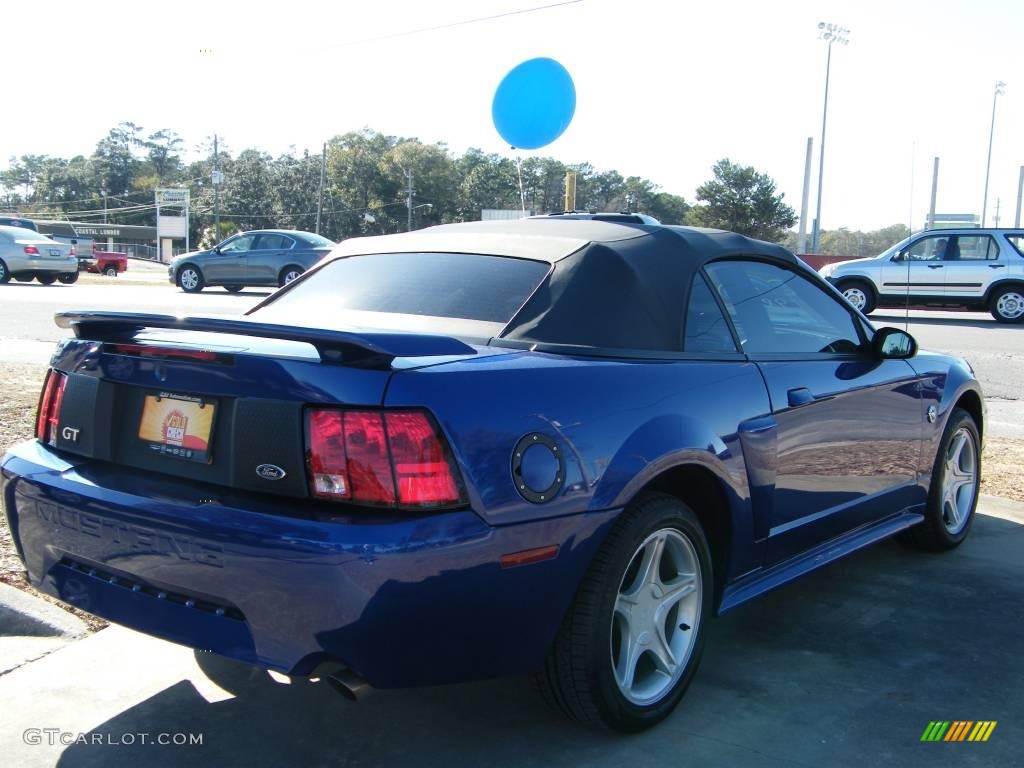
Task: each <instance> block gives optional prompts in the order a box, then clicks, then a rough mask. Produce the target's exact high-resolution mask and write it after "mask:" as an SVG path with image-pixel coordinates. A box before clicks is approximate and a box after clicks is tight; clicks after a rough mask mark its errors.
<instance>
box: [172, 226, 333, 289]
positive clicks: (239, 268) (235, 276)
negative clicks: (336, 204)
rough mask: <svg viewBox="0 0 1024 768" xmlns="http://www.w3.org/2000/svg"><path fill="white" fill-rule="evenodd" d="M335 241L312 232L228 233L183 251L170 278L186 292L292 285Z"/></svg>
mask: <svg viewBox="0 0 1024 768" xmlns="http://www.w3.org/2000/svg"><path fill="white" fill-rule="evenodd" d="M333 247H334V243H333V242H332V241H331V240H328V239H327V238H326V237H321V236H320V235H317V234H314V233H313V232H300V231H298V230H294V229H257V230H253V231H251V232H241V233H239V234H237V235H234V236H233V237H229V238H228V239H227V240H225V241H224V242H223V243H221V244H220V245H216V246H214V247H213V248H211V249H209V250H208V251H195V252H193V253H186V254H183V255H181V256H178V257H177V258H175V259H174V261H172V262H171V264H170V266H169V267H168V268H167V276H168V279H169V280H170V281H171V283H173V284H174V285H177V286H180V287H181V289H182V290H183V291H185V292H186V293H198V292H199V291H201V290H203V288H205V287H206V286H208V285H220V286H223V287H224V288H225V289H227V290H228V291H231V292H232V293H234V292H235V291H240V290H242V288H243V287H244V286H248V285H253V286H274V287H277V286H281V285H287V284H288V283H290V282H291V281H292V280H294V279H295V278H297V277H298V276H299V275H301V274H302V273H303V272H305V271H306V270H307V269H309V268H310V267H312V266H313V265H314V264H316V263H317V262H318V261H320V259H322V258H323V257H324V256H326V255H327V254H328V253H329V252H330V250H331V248H333Z"/></svg>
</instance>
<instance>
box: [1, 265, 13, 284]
mask: <svg viewBox="0 0 1024 768" xmlns="http://www.w3.org/2000/svg"><path fill="white" fill-rule="evenodd" d="M9 282H11V273H10V272H9V271H8V269H7V265H6V264H5V263H4V260H3V259H0V285H3V284H4V283H9Z"/></svg>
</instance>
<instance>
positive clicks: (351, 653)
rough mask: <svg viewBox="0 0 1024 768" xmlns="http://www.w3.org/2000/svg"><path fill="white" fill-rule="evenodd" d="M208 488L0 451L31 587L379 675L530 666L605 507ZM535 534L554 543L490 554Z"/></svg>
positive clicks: (304, 661) (146, 626) (279, 662)
mask: <svg viewBox="0 0 1024 768" xmlns="http://www.w3.org/2000/svg"><path fill="white" fill-rule="evenodd" d="M210 488H211V487H210V486H198V485H194V484H191V483H189V482H187V481H182V480H179V479H175V478H171V477H168V476H161V475H141V474H139V473H138V472H134V471H132V472H130V473H129V472H125V471H123V470H119V469H117V468H115V467H112V466H111V465H106V464H103V463H100V462H93V461H82V460H78V459H67V458H66V457H64V456H62V455H60V454H58V453H56V452H54V451H52V450H50V449H48V448H46V447H44V446H42V445H41V444H39V443H38V442H37V441H35V440H30V441H27V442H24V443H21V444H19V445H17V446H15V447H13V448H12V449H11V451H10V452H9V453H8V454H7V455H6V456H4V458H3V462H2V464H0V497H2V499H3V504H4V508H5V510H6V513H7V518H8V522H9V525H10V527H11V531H12V534H13V536H14V539H15V543H16V546H17V547H18V550H19V554H20V555H21V556H22V559H23V560H24V562H25V566H26V569H27V570H28V574H29V579H30V581H31V582H32V584H33V585H34V586H36V587H37V588H39V589H41V590H43V591H45V592H47V593H49V594H51V595H54V596H57V597H59V598H61V599H62V600H64V601H66V602H69V603H71V604H73V605H76V606H78V607H80V608H82V609H84V610H87V611H89V612H91V613H94V614H96V615H98V616H102V617H104V618H107V619H110V620H112V621H114V622H117V623H120V624H124V625H126V626H130V627H133V628H135V629H138V630H140V631H143V632H147V633H149V634H153V635H156V636H159V637H163V638H166V639H169V640H172V641H174V642H178V643H182V644H184V645H188V646H191V647H194V648H200V649H204V650H209V651H213V652H215V653H220V654H223V655H225V656H229V657H231V658H235V659H238V660H241V661H245V662H248V663H252V664H256V665H259V666H262V667H266V668H270V669H276V670H279V671H282V672H286V673H290V674H308V673H309V672H310V671H311V670H312V669H313V668H314V667H315V666H317V664H319V663H320V662H324V661H334V662H339V663H341V664H344V665H346V666H348V667H351V668H352V669H354V670H355V671H356V672H358V673H360V674H361V675H363V676H364V677H365V678H366V679H367V680H368V681H369V682H370V684H371V685H374V686H377V687H404V686H414V685H429V684H438V683H447V682H457V681H462V680H469V679H478V678H484V677H491V676H496V675H502V674H516V673H522V672H526V671H529V670H531V669H533V668H536V667H537V666H538V665H539V664H540V663H541V661H542V660H543V657H544V655H545V653H546V652H547V649H548V647H549V645H550V643H551V641H552V639H553V637H554V635H555V633H556V631H557V629H558V626H559V623H560V622H561V619H562V616H563V614H564V612H565V610H566V608H567V607H568V605H569V603H570V602H571V600H572V597H573V594H574V593H575V590H576V587H577V585H578V583H579V580H580V578H581V577H582V575H583V573H584V572H585V570H586V568H587V566H588V564H589V562H590V560H591V557H592V555H593V553H594V551H595V550H596V548H597V546H598V545H599V544H600V542H601V540H602V539H603V536H604V533H605V532H606V531H607V528H608V525H609V524H610V522H611V520H613V519H614V517H615V514H616V512H617V510H609V511H606V512H602V513H588V514H580V515H572V516H569V517H564V518H559V519H556V520H544V521H538V522H534V523H529V524H523V525H515V526H507V527H502V528H495V527H491V526H488V525H486V524H485V523H484V522H483V521H482V520H480V518H479V517H477V516H476V515H475V514H474V513H472V512H470V511H457V512H448V513H443V514H438V515H434V516H430V517H418V518H401V517H395V518H392V519H390V520H381V521H378V522H358V521H354V520H352V519H351V518H349V519H346V520H332V521H324V520H315V519H307V518H297V517H295V516H294V515H293V516H285V515H284V514H281V513H284V512H287V511H289V510H288V506H289V505H292V506H294V503H293V502H289V501H288V500H281V499H267V498H265V497H261V496H258V495H256V494H242V495H232V496H229V497H223V498H220V499H217V498H213V499H212V500H204V499H203V498H202V496H203V495H206V496H212V494H213V493H215V492H216V490H217V489H213V491H212V492H211V490H210ZM221 490H223V489H221ZM275 512H276V513H277V514H275ZM549 544H559V545H560V549H559V553H558V556H557V557H556V558H555V559H553V560H548V561H544V562H540V563H536V564H533V565H526V566H519V567H515V568H502V567H501V566H500V563H499V558H500V556H501V555H502V554H506V553H510V552H518V551H522V550H524V549H531V548H534V547H540V546H547V545H549Z"/></svg>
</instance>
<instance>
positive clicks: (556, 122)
mask: <svg viewBox="0 0 1024 768" xmlns="http://www.w3.org/2000/svg"><path fill="white" fill-rule="evenodd" d="M575 111H576V86H575V85H573V82H572V77H571V76H570V75H569V72H568V71H567V70H566V68H565V67H563V66H562V65H561V64H559V63H558V62H557V61H555V60H554V59H548V58H539V59H530V60H529V61H524V62H523V63H522V64H520V65H519V66H517V67H515V68H514V69H513V70H512V71H511V72H509V73H508V74H507V75H505V77H504V79H502V81H501V83H499V84H498V90H497V91H495V92H494V103H493V104H492V105H491V117H492V118H493V119H494V127H495V128H497V129H498V133H499V134H500V135H501V137H502V138H503V139H504V140H505V141H507V142H508V143H509V144H511V145H512V146H513V147H515V148H518V149H537V148H538V147H543V146H545V145H547V144H550V143H551V142H552V141H554V140H555V139H557V138H558V137H559V136H561V135H562V134H563V133H564V132H565V129H566V128H568V127H569V123H570V122H572V116H573V113H574V112H575Z"/></svg>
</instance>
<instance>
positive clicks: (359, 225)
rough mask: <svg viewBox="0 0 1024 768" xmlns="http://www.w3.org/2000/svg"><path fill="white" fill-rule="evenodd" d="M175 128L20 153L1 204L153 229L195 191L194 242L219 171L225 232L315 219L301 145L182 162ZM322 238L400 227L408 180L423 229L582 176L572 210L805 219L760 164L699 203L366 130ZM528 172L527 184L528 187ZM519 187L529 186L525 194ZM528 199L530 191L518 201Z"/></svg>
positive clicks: (734, 223) (544, 164)
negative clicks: (85, 149) (156, 205)
mask: <svg viewBox="0 0 1024 768" xmlns="http://www.w3.org/2000/svg"><path fill="white" fill-rule="evenodd" d="M183 143H184V142H183V140H182V139H181V137H180V136H179V135H178V134H176V133H175V132H174V131H172V130H169V129H160V130H157V131H153V132H149V133H147V132H146V131H145V130H144V129H143V128H142V126H139V125H137V124H135V123H131V122H124V123H120V124H118V125H117V126H116V127H114V128H112V129H111V130H110V131H109V133H108V134H107V135H106V136H105V137H103V138H102V139H101V140H100V141H99V142H98V143H97V144H96V148H95V149H94V151H93V152H92V154H90V155H89V156H84V155H77V156H75V157H72V158H61V157H51V156H48V155H22V156H20V157H12V158H10V162H9V167H8V168H7V169H6V170H4V171H0V193H2V196H0V206H2V207H4V208H6V209H8V210H10V211H17V212H18V213H19V215H22V216H27V217H32V218H49V219H65V218H69V219H72V220H85V221H92V222H98V221H103V218H102V213H101V212H102V211H103V210H104V207H106V209H107V214H106V215H107V217H108V219H109V220H110V221H112V222H117V223H121V224H145V225H150V226H152V225H153V224H155V211H154V210H153V208H152V203H153V197H152V191H153V189H155V188H157V187H176V186H187V187H189V188H190V190H191V195H192V209H191V211H190V213H191V230H192V231H191V233H190V235H191V239H192V242H193V243H200V242H209V241H210V239H211V237H212V233H211V225H212V222H213V215H214V210H213V209H214V188H213V184H212V173H213V171H214V170H215V168H216V169H217V170H219V171H220V172H221V173H222V174H223V182H222V183H221V184H220V185H219V188H218V190H217V193H218V208H219V210H220V217H221V224H222V234H224V235H226V234H229V233H231V232H234V231H238V230H243V229H257V228H295V229H305V230H312V229H313V228H314V226H315V222H316V216H317V206H318V192H319V184H320V175H321V156H320V154H318V153H314V154H310V153H309V152H308V151H306V152H302V153H301V154H299V153H297V152H295V151H291V152H287V153H284V154H281V155H279V156H277V157H274V156H272V155H270V154H269V153H267V152H263V151H261V150H259V149H245V150H242V151H241V152H238V153H237V154H236V153H233V152H232V151H231V149H230V147H228V146H227V145H226V144H225V143H224V142H220V143H219V146H218V151H217V153H216V157H215V156H214V148H213V141H212V138H211V139H208V140H206V141H204V142H203V143H202V144H201V145H200V146H199V147H197V150H198V154H199V155H200V157H201V159H199V160H195V161H193V162H188V163H186V162H185V161H184V160H183V158H182V154H183ZM326 158H327V161H326V165H325V167H324V191H323V205H322V209H321V223H320V231H321V234H323V235H325V236H326V237H329V238H331V239H332V240H341V239H343V238H346V237H354V236H358V235H368V234H388V233H392V232H399V231H403V230H404V229H405V228H406V226H407V217H408V210H407V201H408V198H407V195H408V191H407V190H408V186H409V180H410V179H411V182H412V187H413V189H414V194H413V206H414V211H413V216H414V221H413V226H414V228H420V227H424V226H430V225H433V224H440V223H447V222H454V221H473V220H477V219H479V218H480V212H481V210H482V209H485V208H504V209H519V208H521V207H524V206H525V208H526V209H528V210H532V211H534V212H538V213H545V212H554V211H561V210H562V209H563V206H564V191H565V186H564V185H565V176H566V173H567V172H573V173H575V174H576V208H577V209H579V210H597V211H625V210H630V211H639V212H643V213H647V214H649V215H651V216H654V217H655V218H657V219H659V220H661V221H662V222H663V223H666V224H689V225H696V226H707V227H717V228H722V229H731V230H733V231H738V232H741V233H744V234H748V235H751V236H753V237H758V238H761V239H766V240H772V241H775V242H781V241H782V240H783V239H784V238H785V236H786V232H787V230H788V229H789V228H790V227H792V226H793V225H794V224H795V222H796V217H795V214H794V211H793V209H792V208H791V207H790V206H789V205H787V204H786V202H785V201H784V195H782V194H781V193H779V192H777V190H776V186H775V182H774V180H772V179H771V177H769V176H768V175H766V174H763V173H760V172H758V171H757V170H755V169H754V168H752V167H750V166H744V165H741V164H737V163H733V162H732V161H730V160H728V159H723V160H721V161H719V162H718V163H716V164H715V165H714V167H713V168H712V178H711V179H709V180H708V181H707V182H705V183H704V184H702V185H701V186H700V187H699V188H698V189H697V194H696V201H694V202H690V201H687V200H686V199H685V198H684V197H682V196H680V195H676V194H672V193H669V192H666V191H664V190H662V189H661V188H660V187H659V186H658V185H657V184H655V183H654V182H652V181H650V180H649V179H645V178H642V177H639V176H624V175H623V174H621V173H620V172H618V171H614V170H601V169H598V168H596V167H594V166H593V165H591V164H590V163H579V164H566V163H563V162H561V161H559V160H556V159H555V158H551V157H528V158H525V159H522V160H521V162H519V161H517V160H516V159H513V158H510V157H506V156H503V155H499V154H494V153H485V152H483V151H482V150H480V149H472V148H471V149H468V150H466V151H465V152H463V153H462V154H460V155H457V154H455V153H453V152H452V151H451V150H450V149H449V148H448V147H447V146H446V145H445V144H444V143H434V144H429V143H424V142H421V141H419V140H417V139H414V138H403V137H398V136H389V135H385V134H382V133H379V132H377V131H373V130H370V129H369V128H366V129H363V130H360V131H353V132H350V133H346V134H343V135H339V136H335V137H334V138H332V139H331V140H330V141H329V142H328V143H327V154H326ZM520 179H521V185H522V186H521V187H520ZM520 190H521V192H520ZM521 194H522V196H521Z"/></svg>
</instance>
